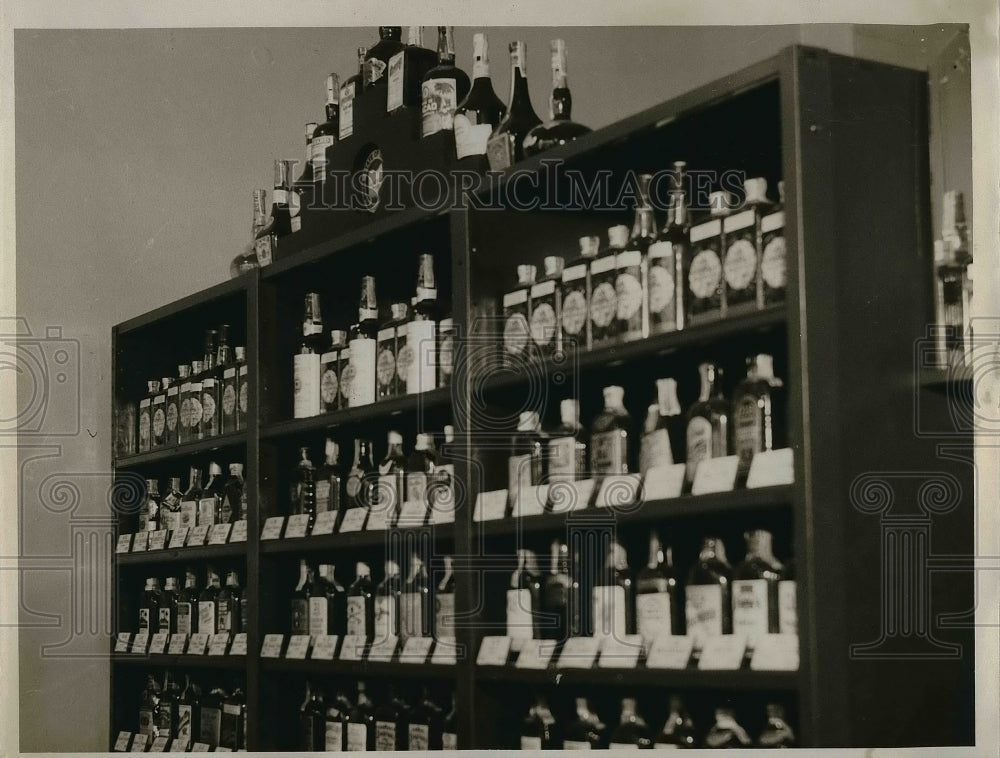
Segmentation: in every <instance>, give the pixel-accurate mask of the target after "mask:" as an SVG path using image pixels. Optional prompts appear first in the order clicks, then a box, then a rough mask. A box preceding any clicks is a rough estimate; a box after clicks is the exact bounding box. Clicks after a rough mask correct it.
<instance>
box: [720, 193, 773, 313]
mask: <svg viewBox="0 0 1000 758" xmlns="http://www.w3.org/2000/svg"><path fill="white" fill-rule="evenodd" d="M743 190H744V198H745V199H744V203H743V206H742V207H741V208H739V209H738V210H737V211H735V212H733V213H731V214H729V215H728V216H726V218H725V219H723V222H722V232H723V235H724V241H723V250H724V253H723V258H722V278H723V280H724V283H723V291H722V295H723V302H724V304H725V315H727V316H736V315H739V314H742V313H749V312H752V311H755V310H757V308H758V307H759V306H758V303H759V302H760V300H761V298H762V295H763V292H762V291H761V284H762V282H761V277H760V246H759V239H760V237H759V235H760V217H761V215H762V212H763V210H764V208H765V207H766V206H767V205H768V201H767V180H766V179H763V178H760V177H755V178H750V179H747V180H746V181H744V183H743Z"/></svg>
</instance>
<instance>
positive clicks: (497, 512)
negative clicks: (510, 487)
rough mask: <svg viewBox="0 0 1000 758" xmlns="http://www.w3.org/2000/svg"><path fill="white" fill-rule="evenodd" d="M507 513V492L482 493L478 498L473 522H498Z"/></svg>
mask: <svg viewBox="0 0 1000 758" xmlns="http://www.w3.org/2000/svg"><path fill="white" fill-rule="evenodd" d="M506 513H507V490H493V491H492V492H480V493H479V494H478V495H477V496H476V508H475V510H474V511H473V514H472V520H473V521H498V520H500V519H502V518H503V517H504V515H505V514H506Z"/></svg>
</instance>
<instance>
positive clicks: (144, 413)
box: [139, 379, 160, 453]
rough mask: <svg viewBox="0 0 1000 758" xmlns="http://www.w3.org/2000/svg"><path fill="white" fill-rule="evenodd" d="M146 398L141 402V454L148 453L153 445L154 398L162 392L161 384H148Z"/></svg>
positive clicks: (155, 381) (153, 381) (152, 380)
mask: <svg viewBox="0 0 1000 758" xmlns="http://www.w3.org/2000/svg"><path fill="white" fill-rule="evenodd" d="M146 389H147V392H146V396H145V397H143V398H142V400H140V401H139V452H140V453H148V452H149V451H150V449H151V448H152V445H153V396H154V395H156V394H158V393H159V391H160V382H159V381H158V380H155V379H151V380H149V381H148V382H146Z"/></svg>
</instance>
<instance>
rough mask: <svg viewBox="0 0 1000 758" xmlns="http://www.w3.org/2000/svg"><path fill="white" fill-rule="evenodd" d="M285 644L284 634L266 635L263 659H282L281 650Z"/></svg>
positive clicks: (261, 650) (262, 648) (262, 652)
mask: <svg viewBox="0 0 1000 758" xmlns="http://www.w3.org/2000/svg"><path fill="white" fill-rule="evenodd" d="M284 644H285V635H283V634H266V635H264V644H263V645H262V646H261V649H260V657H261V658H280V657H281V648H282V647H283V646H284Z"/></svg>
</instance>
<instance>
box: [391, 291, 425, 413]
mask: <svg viewBox="0 0 1000 758" xmlns="http://www.w3.org/2000/svg"><path fill="white" fill-rule="evenodd" d="M389 309H390V312H391V314H392V321H393V323H394V324H395V327H396V331H395V335H394V337H393V339H394V343H393V354H394V355H395V358H396V388H397V390H398V393H399V394H400V395H405V394H408V393H409V391H410V386H409V385H410V370H411V369H412V367H413V366H412V364H413V362H414V361H415V360H416V358H415V354H416V351H415V350H414V347H413V344H412V343H411V341H410V327H411V326H412V325H413V317H412V314H411V312H410V306H409V305H407V304H406V303H393V304H392V305H390V306H389ZM417 328H418V329H420V328H421V327H417ZM423 328H425V329H426V326H425V327H423ZM418 376H419V375H418ZM414 391H416V390H414Z"/></svg>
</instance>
